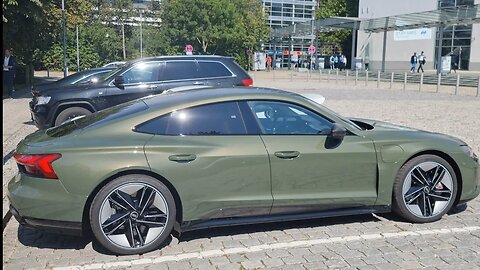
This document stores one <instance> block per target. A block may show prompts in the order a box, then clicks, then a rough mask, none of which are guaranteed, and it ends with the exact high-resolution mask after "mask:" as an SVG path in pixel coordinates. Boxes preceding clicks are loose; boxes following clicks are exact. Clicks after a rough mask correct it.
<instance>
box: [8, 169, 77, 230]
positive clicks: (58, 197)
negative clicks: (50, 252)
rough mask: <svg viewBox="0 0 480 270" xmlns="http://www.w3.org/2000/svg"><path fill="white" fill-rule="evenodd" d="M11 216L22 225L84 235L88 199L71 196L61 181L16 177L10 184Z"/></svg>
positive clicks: (24, 176)
mask: <svg viewBox="0 0 480 270" xmlns="http://www.w3.org/2000/svg"><path fill="white" fill-rule="evenodd" d="M7 197H8V200H9V201H10V209H11V212H12V215H14V216H15V218H16V219H17V220H18V221H19V223H20V224H25V225H28V226H31V227H36V228H40V229H45V230H50V231H54V232H57V233H66V234H73V235H81V233H82V219H83V209H84V206H85V202H86V198H85V197H84V196H79V195H75V194H71V193H69V192H68V191H67V190H66V189H65V188H64V186H63V184H62V183H61V181H59V180H52V179H42V178H35V177H31V176H28V175H25V174H23V173H20V172H19V173H17V175H16V176H15V177H13V178H12V180H10V182H9V183H8V193H7Z"/></svg>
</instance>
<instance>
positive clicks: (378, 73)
mask: <svg viewBox="0 0 480 270" xmlns="http://www.w3.org/2000/svg"><path fill="white" fill-rule="evenodd" d="M377 88H380V70H379V71H377Z"/></svg>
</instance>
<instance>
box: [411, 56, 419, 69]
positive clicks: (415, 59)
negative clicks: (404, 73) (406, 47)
mask: <svg viewBox="0 0 480 270" xmlns="http://www.w3.org/2000/svg"><path fill="white" fill-rule="evenodd" d="M417 63H418V57H417V53H416V52H414V53H413V55H412V57H410V65H411V68H410V72H411V73H413V72H415V68H416V67H417Z"/></svg>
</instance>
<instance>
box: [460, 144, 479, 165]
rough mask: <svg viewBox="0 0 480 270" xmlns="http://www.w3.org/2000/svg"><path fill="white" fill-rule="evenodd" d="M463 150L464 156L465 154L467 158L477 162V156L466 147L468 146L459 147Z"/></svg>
mask: <svg viewBox="0 0 480 270" xmlns="http://www.w3.org/2000/svg"><path fill="white" fill-rule="evenodd" d="M460 147H461V148H462V150H463V152H465V154H467V155H468V156H469V157H471V158H473V159H474V160H475V161H477V162H478V157H477V155H476V154H475V153H474V152H473V149H472V148H471V147H470V146H468V145H462V146H460Z"/></svg>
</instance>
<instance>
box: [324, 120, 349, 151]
mask: <svg viewBox="0 0 480 270" xmlns="http://www.w3.org/2000/svg"><path fill="white" fill-rule="evenodd" d="M345 135H347V130H346V129H345V128H344V127H342V126H340V125H339V124H337V123H333V125H332V129H331V130H330V134H328V136H327V139H326V140H325V148H326V149H334V148H337V147H338V146H340V144H341V143H342V141H343V138H344V137H345Z"/></svg>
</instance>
